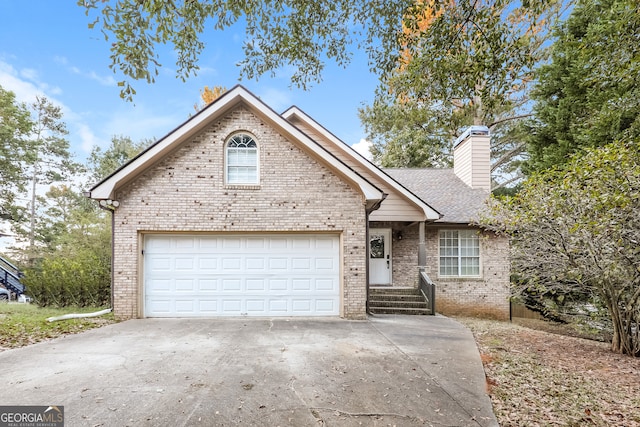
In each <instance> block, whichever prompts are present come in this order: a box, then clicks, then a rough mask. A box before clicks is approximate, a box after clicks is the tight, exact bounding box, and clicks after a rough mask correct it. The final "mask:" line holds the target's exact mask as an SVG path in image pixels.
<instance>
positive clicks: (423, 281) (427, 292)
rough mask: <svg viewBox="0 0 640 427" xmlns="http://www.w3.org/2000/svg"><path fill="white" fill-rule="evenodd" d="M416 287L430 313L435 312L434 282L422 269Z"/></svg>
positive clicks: (433, 313)
mask: <svg viewBox="0 0 640 427" xmlns="http://www.w3.org/2000/svg"><path fill="white" fill-rule="evenodd" d="M418 287H419V289H420V292H421V293H422V296H423V297H424V299H425V300H426V301H427V305H428V306H429V310H430V312H431V315H435V314H436V284H435V283H433V281H432V280H431V278H429V276H428V275H427V273H425V272H424V271H422V270H421V271H420V273H419V277H418Z"/></svg>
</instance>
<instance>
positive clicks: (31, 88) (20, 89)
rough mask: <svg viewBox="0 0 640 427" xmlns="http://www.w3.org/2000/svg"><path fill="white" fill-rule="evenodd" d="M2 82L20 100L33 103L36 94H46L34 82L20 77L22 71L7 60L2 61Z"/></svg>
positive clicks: (0, 69)
mask: <svg viewBox="0 0 640 427" xmlns="http://www.w3.org/2000/svg"><path fill="white" fill-rule="evenodd" d="M0 82H2V87H3V88H4V89H5V90H10V91H11V92H13V93H14V94H15V95H16V99H17V100H18V101H20V102H27V103H31V102H34V101H35V100H36V96H38V95H44V92H43V90H42V89H41V88H40V87H38V86H36V85H35V84H34V83H32V82H29V81H26V80H25V79H24V78H21V77H20V73H19V72H18V71H17V70H16V69H15V68H14V67H13V66H12V65H11V64H7V63H6V62H3V61H0Z"/></svg>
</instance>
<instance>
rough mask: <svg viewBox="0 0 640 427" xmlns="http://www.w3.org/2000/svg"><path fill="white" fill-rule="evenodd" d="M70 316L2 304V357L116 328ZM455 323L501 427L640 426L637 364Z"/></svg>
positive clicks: (597, 350) (481, 323)
mask: <svg viewBox="0 0 640 427" xmlns="http://www.w3.org/2000/svg"><path fill="white" fill-rule="evenodd" d="M70 311H73V310H69V309H67V310H54V309H42V308H39V307H36V306H34V305H28V304H2V305H0V320H2V322H0V332H1V334H0V337H1V340H0V351H2V350H8V349H10V348H15V347H22V346H26V345H29V344H33V343H36V342H38V341H42V340H47V339H51V338H57V337H60V336H62V335H66V334H69V333H78V332H81V331H83V330H87V329H91V328H95V327H100V326H103V325H106V324H110V323H113V322H114V320H113V316H112V315H109V316H103V317H101V318H97V319H95V318H93V319H91V318H90V319H76V320H72V321H65V322H55V323H49V322H47V321H46V318H47V317H49V316H55V315H60V314H66V313H68V312H70ZM82 311H85V312H86V311H90V310H89V309H85V310H82ZM94 311H95V310H94ZM457 320H459V321H460V322H461V323H463V324H464V325H466V326H467V327H469V328H470V329H471V331H472V332H473V334H474V336H475V338H476V342H477V343H478V349H479V351H480V356H481V358H482V361H483V364H484V368H485V372H486V375H487V387H488V392H489V394H490V396H491V400H492V403H493V409H494V412H495V414H496V418H497V419H498V422H499V424H500V425H501V426H503V427H506V426H523V427H524V426H527V427H528V426H549V425H557V426H603V427H604V426H625V427H633V426H640V359H639V358H633V357H629V356H623V355H619V354H616V353H613V352H611V351H610V349H609V345H608V344H606V343H602V342H597V341H590V340H586V339H581V338H574V337H569V336H564V335H560V334H557V333H550V332H544V331H542V330H540V329H545V330H549V329H550V328H551V325H550V324H548V323H546V322H541V321H539V322H538V323H533V322H529V323H528V326H530V327H525V326H521V325H518V324H516V323H509V322H497V321H490V320H479V319H470V318H458V319H457ZM533 328H536V329H533Z"/></svg>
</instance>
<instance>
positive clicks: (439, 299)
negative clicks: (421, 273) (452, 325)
mask: <svg viewBox="0 0 640 427" xmlns="http://www.w3.org/2000/svg"><path fill="white" fill-rule="evenodd" d="M426 243H427V269H426V273H427V274H428V275H429V277H431V279H432V280H433V281H434V282H435V283H436V286H437V287H436V310H437V311H438V312H439V313H442V314H445V315H469V316H479V317H490V318H497V319H508V318H509V296H510V291H509V273H510V265H509V241H508V239H507V238H505V237H500V236H496V235H495V234H493V233H487V232H483V233H481V235H480V262H481V270H482V273H481V277H480V278H445V277H440V275H439V271H438V266H439V259H438V257H439V239H438V229H437V228H427V230H426Z"/></svg>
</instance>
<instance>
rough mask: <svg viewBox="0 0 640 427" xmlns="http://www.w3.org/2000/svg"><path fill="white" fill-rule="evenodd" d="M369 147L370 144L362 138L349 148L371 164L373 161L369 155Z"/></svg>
mask: <svg viewBox="0 0 640 427" xmlns="http://www.w3.org/2000/svg"><path fill="white" fill-rule="evenodd" d="M371 145H372V144H371V142H369V141H367V140H366V139H364V138H363V139H361V140H360V142H356V143H355V144H353V145H352V146H351V148H353V149H354V150H356V152H357V153H359V154H360V155H361V156H362V157H364V158H365V159H367V160H369V161H370V162H371V161H373V156H372V155H371V151H369V149H370V148H371Z"/></svg>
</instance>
